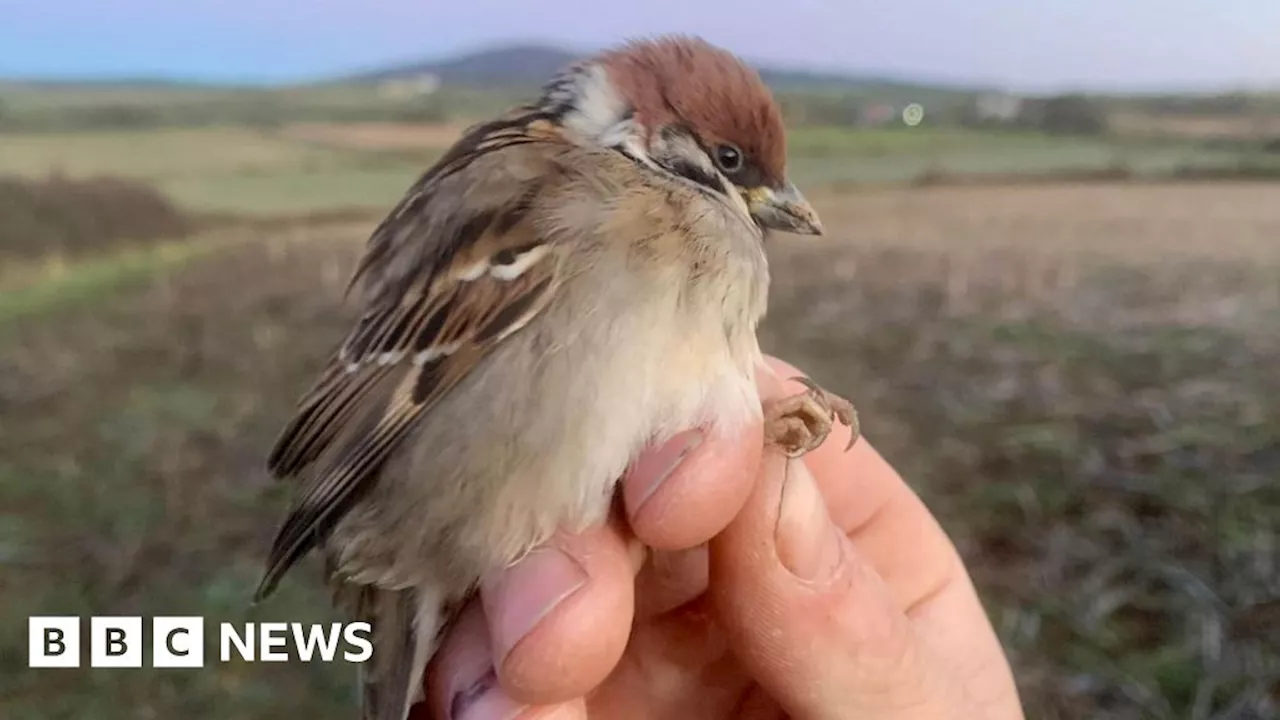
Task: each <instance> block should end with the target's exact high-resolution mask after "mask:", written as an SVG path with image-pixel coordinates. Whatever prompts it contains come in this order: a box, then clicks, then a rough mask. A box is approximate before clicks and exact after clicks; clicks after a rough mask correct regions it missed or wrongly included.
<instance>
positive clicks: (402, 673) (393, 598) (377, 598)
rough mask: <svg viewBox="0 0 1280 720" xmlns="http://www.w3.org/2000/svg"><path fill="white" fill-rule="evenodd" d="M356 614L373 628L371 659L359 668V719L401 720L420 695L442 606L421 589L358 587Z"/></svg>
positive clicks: (440, 623) (436, 595)
mask: <svg viewBox="0 0 1280 720" xmlns="http://www.w3.org/2000/svg"><path fill="white" fill-rule="evenodd" d="M358 593H359V595H358V598H357V600H356V612H355V616H356V617H358V618H360V619H361V620H363V621H364V622H367V623H369V624H370V626H371V627H372V629H373V638H372V639H373V657H371V658H369V660H368V661H367V662H366V663H365V664H364V665H362V666H361V667H360V704H361V717H362V718H363V720H405V718H407V717H408V715H409V708H410V707H412V706H413V705H414V703H416V702H418V701H420V700H421V699H422V697H423V687H422V681H423V674H424V673H425V671H426V667H427V662H428V661H429V660H430V659H431V656H432V655H433V654H434V653H435V650H436V646H437V645H438V643H439V635H440V629H441V627H442V626H443V625H444V621H445V610H444V607H443V603H442V601H441V598H440V595H439V593H436V592H431V591H429V590H426V589H422V588H410V589H405V590H383V589H381V588H376V587H372V586H362V587H360V588H359V589H358Z"/></svg>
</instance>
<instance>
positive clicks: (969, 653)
mask: <svg viewBox="0 0 1280 720" xmlns="http://www.w3.org/2000/svg"><path fill="white" fill-rule="evenodd" d="M768 362H769V365H770V366H771V368H772V369H773V371H774V375H775V376H777V377H781V378H790V377H794V376H796V375H799V374H802V373H801V372H800V371H799V370H798V369H796V368H795V367H794V366H791V365H789V364H787V363H786V362H784V361H781V360H777V359H775V358H769V359H768ZM762 383H763V384H762V387H765V386H769V385H770V384H771V383H777V380H774V379H770V378H768V377H766V378H763V379H762ZM803 389H804V386H803V385H801V384H800V383H795V382H783V383H782V388H780V389H779V388H776V387H774V388H772V389H771V391H773V392H780V393H782V394H783V395H787V394H792V393H796V392H801V391H802V390H803ZM865 425H866V426H870V427H871V428H874V418H871V419H870V420H869V421H868V422H867V423H865ZM841 430H842V428H840V427H837V428H835V429H834V430H833V432H832V436H831V437H829V438H828V439H827V442H825V443H823V444H822V445H821V446H820V447H819V448H817V449H816V450H814V451H813V452H811V453H809V454H808V455H806V456H805V457H804V462H805V465H806V466H807V467H808V468H809V469H810V471H811V472H812V475H813V477H814V478H815V479H816V482H817V484H818V487H819V488H820V489H821V492H822V495H823V497H824V498H825V500H826V503H827V509H828V513H829V515H830V516H831V518H832V520H833V522H835V524H836V526H837V527H839V528H841V529H842V530H843V531H844V532H845V534H846V535H847V536H848V537H849V538H850V539H851V540H852V541H853V546H854V547H855V548H856V550H857V552H858V556H859V557H861V558H862V559H863V560H864V561H865V562H866V564H867V565H868V566H870V568H871V569H872V570H873V571H874V572H875V573H876V575H877V576H878V577H879V578H881V579H882V580H883V581H884V583H885V585H886V587H887V589H888V592H889V593H890V594H891V596H892V597H893V599H894V601H895V604H896V605H897V606H898V607H899V608H902V609H903V611H904V612H905V613H906V614H907V616H908V617H910V618H911V619H912V621H913V624H914V626H915V628H916V632H917V634H918V636H919V637H920V638H922V642H923V643H924V644H926V645H928V646H929V647H930V648H931V650H932V652H933V653H934V654H935V656H937V657H938V658H940V659H941V661H943V662H945V663H946V664H947V665H948V666H949V667H950V668H952V669H953V672H954V673H955V675H956V676H957V677H959V678H961V680H962V682H963V683H964V685H965V689H966V691H967V692H968V694H969V696H970V697H971V698H972V700H973V701H974V703H975V704H979V705H988V706H992V707H1001V708H1009V707H1015V708H1016V707H1017V705H1018V701H1017V690H1016V686H1015V684H1014V682H1013V675H1012V672H1011V671H1010V668H1009V664H1008V661H1007V659H1006V658H1005V656H1004V654H1003V652H1002V650H1001V647H1000V643H999V640H998V639H997V638H996V637H995V632H994V630H993V628H992V627H991V623H990V622H989V621H988V620H987V617H986V613H985V611H984V610H983V608H982V604H981V602H980V601H979V599H978V595H977V592H976V591H975V589H974V587H973V584H972V582H971V580H970V579H969V575H968V572H967V571H966V570H965V568H964V564H963V562H962V560H961V558H960V555H959V553H958V552H957V551H956V549H955V546H954V545H953V544H952V542H951V540H950V538H948V537H947V535H946V533H945V532H944V531H943V529H942V527H941V526H940V525H939V524H938V522H937V520H936V519H935V518H934V517H933V515H932V513H930V512H929V510H928V508H927V507H926V506H925V505H924V503H923V502H922V501H921V500H920V497H919V496H918V495H917V494H916V493H915V492H914V491H913V490H912V489H911V488H910V487H909V486H908V485H907V484H906V482H905V481H904V480H903V479H902V477H901V476H900V475H899V474H898V473H897V471H895V470H894V469H893V468H892V467H891V466H890V465H889V464H888V463H887V462H885V460H884V458H883V457H881V456H880V454H879V453H878V452H876V450H875V448H873V447H872V446H871V445H870V444H869V443H867V442H865V441H863V440H860V441H859V442H858V443H857V444H856V445H854V446H853V448H852V449H850V450H849V451H848V452H845V447H846V445H847V443H848V440H847V438H848V434H847V432H848V431H847V430H845V431H844V434H841V433H840V431H841ZM872 431H874V430H872Z"/></svg>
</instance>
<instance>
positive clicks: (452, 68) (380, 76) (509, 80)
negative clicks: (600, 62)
mask: <svg viewBox="0 0 1280 720" xmlns="http://www.w3.org/2000/svg"><path fill="white" fill-rule="evenodd" d="M578 57H580V55H579V54H577V53H573V52H570V51H568V50H564V49H561V48H556V47H551V46H548V45H510V46H506V47H500V48H492V49H487V50H481V51H478V52H472V53H466V54H463V55H458V56H455V57H451V58H446V59H443V60H436V61H425V62H414V63H408V64H405V65H396V66H393V67H388V68H384V69H381V70H375V71H373V72H367V73H361V74H359V75H357V76H356V77H354V78H352V79H354V80H374V81H378V80H399V79H406V78H412V77H417V76H421V75H434V76H435V77H436V78H438V79H439V80H440V83H441V84H442V85H445V86H453V87H472V88H484V89H491V88H492V89H523V88H529V87H537V86H539V85H541V84H542V83H544V82H546V81H547V79H548V78H550V77H551V76H552V75H553V74H554V73H555V72H556V71H557V70H559V69H560V68H563V67H564V66H565V65H568V64H569V63H571V62H573V61H574V60H576V59H577V58H578Z"/></svg>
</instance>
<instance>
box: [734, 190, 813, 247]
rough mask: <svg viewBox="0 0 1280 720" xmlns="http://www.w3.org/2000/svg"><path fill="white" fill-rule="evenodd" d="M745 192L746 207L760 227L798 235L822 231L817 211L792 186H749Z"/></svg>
mask: <svg viewBox="0 0 1280 720" xmlns="http://www.w3.org/2000/svg"><path fill="white" fill-rule="evenodd" d="M746 195H747V209H748V210H750V211H751V217H753V218H755V220H756V222H758V223H760V226H761V227H764V228H768V229H770V230H780V231H782V232H790V233H796V234H799V235H821V234H822V221H821V220H819V219H818V213H817V212H815V211H814V209H813V206H812V205H810V204H809V201H808V200H806V199H805V197H804V195H802V194H800V190H798V189H797V188H796V186H795V185H793V184H791V183H786V184H785V185H783V186H782V187H781V188H771V187H767V186H762V187H758V188H752V189H750V190H748V191H747V192H746Z"/></svg>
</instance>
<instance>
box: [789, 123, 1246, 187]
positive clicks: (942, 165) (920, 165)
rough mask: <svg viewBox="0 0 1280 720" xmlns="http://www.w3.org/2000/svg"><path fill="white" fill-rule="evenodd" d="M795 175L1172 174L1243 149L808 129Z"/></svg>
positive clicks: (799, 141) (795, 159) (801, 133)
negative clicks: (1122, 171)
mask: <svg viewBox="0 0 1280 720" xmlns="http://www.w3.org/2000/svg"><path fill="white" fill-rule="evenodd" d="M788 152H789V155H790V166H791V172H792V174H793V176H794V177H796V178H797V180H798V181H800V182H801V183H804V184H807V185H819V186H820V185H860V184H870V185H874V184H882V183H905V182H910V181H913V180H915V179H917V178H920V177H922V176H925V175H926V174H938V173H941V174H944V175H946V176H949V177H957V178H964V177H973V176H983V175H989V176H994V175H1005V176H1036V175H1043V176H1052V175H1055V174H1072V173H1088V172H1101V171H1106V170H1111V169H1116V168H1121V169H1123V170H1124V171H1126V172H1128V173H1131V174H1133V175H1135V176H1142V177H1165V176H1170V175H1172V174H1174V172H1175V171H1177V170H1179V169H1184V168H1231V167H1234V166H1236V165H1237V164H1238V163H1239V162H1240V161H1241V159H1242V158H1243V157H1244V155H1242V153H1241V152H1239V151H1234V150H1224V149H1211V148H1204V147H1200V146H1198V145H1196V144H1194V143H1190V142H1170V141H1150V140H1145V141H1144V140H1132V139H1126V138H1118V137H1101V138H1092V137H1055V136H1049V135H1044V134H1039V133H1030V132H997V131H993V132H986V131H974V130H964V129H958V128H935V127H924V126H922V127H918V128H905V127H903V128H892V129H849V128H839V127H836V128H801V129H797V130H795V131H793V132H792V133H791V134H790V136H789V138H788Z"/></svg>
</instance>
